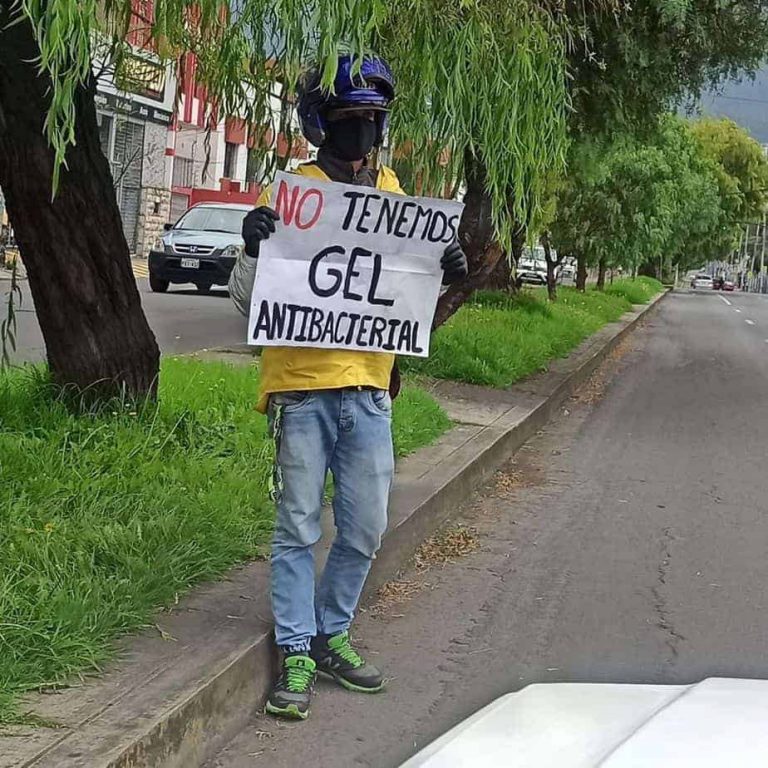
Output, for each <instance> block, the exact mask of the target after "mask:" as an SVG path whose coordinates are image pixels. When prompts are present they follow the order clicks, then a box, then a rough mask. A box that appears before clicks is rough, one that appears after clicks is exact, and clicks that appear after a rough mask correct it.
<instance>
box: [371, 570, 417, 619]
mask: <svg viewBox="0 0 768 768" xmlns="http://www.w3.org/2000/svg"><path fill="white" fill-rule="evenodd" d="M424 586H425V583H424V581H421V580H420V581H412V580H410V579H397V580H395V581H388V582H387V583H386V584H384V586H382V587H380V588H379V591H378V592H377V593H376V602H375V603H374V604H373V605H372V606H371V607H370V608H369V612H370V614H371V616H373V617H374V618H377V619H380V618H383V617H385V616H389V617H390V618H396V617H397V614H395V613H394V609H395V607H396V606H399V605H402V604H403V603H406V602H408V601H409V600H410V599H411V598H413V597H414V596H415V595H417V594H418V593H419V592H420V591H421V590H422V589H423V588H424Z"/></svg>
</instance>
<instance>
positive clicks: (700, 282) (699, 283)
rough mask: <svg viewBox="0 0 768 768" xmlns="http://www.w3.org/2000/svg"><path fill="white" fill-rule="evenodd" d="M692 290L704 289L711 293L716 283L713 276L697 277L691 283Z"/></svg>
mask: <svg viewBox="0 0 768 768" xmlns="http://www.w3.org/2000/svg"><path fill="white" fill-rule="evenodd" d="M691 288H696V289H698V288H704V289H709V290H710V291H711V290H712V289H713V288H714V283H713V280H712V276H711V275H696V277H694V278H693V280H692V281H691Z"/></svg>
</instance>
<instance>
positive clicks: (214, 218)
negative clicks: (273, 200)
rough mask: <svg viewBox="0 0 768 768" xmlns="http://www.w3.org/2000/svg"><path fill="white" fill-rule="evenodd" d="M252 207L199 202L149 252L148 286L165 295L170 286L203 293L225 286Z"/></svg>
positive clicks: (168, 226) (168, 225)
mask: <svg viewBox="0 0 768 768" xmlns="http://www.w3.org/2000/svg"><path fill="white" fill-rule="evenodd" d="M251 208H252V206H250V205H244V204H240V203H199V204H198V205H194V206H192V207H191V208H189V209H188V210H187V211H186V212H185V213H184V214H183V215H182V217H181V218H180V219H179V220H178V221H177V222H176V223H175V224H173V225H170V224H167V225H166V232H165V234H163V235H162V237H159V238H158V239H157V242H155V244H154V245H153V246H152V250H151V251H150V252H149V287H150V288H151V289H152V290H153V291H155V292H157V293H165V291H167V290H168V286H169V285H170V284H171V283H194V285H196V286H197V289H198V290H199V291H200V292H201V293H206V292H207V291H209V290H210V289H211V286H214V285H226V284H227V282H228V281H229V275H230V272H232V268H233V267H234V266H235V261H236V260H237V257H238V256H239V255H240V253H241V252H242V250H243V245H244V244H243V239H242V237H241V235H240V232H241V229H242V225H243V219H244V218H245V214H246V213H248V211H250V210H251Z"/></svg>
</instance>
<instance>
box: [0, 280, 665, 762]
mask: <svg viewBox="0 0 768 768" xmlns="http://www.w3.org/2000/svg"><path fill="white" fill-rule="evenodd" d="M663 296H664V294H661V295H660V296H659V297H657V298H656V299H655V300H654V301H653V302H651V303H650V304H649V305H648V306H646V307H643V308H642V309H640V310H639V311H636V312H632V313H628V314H627V315H625V316H624V318H622V320H621V321H619V322H618V323H613V324H611V325H608V326H606V327H604V328H603V329H602V330H601V331H599V332H598V333H597V334H595V335H594V336H593V337H591V338H590V339H588V340H587V341H586V342H584V343H583V344H582V345H581V346H580V347H579V348H578V349H577V350H576V351H575V352H574V353H573V354H572V355H570V356H569V357H568V358H565V359H563V360H558V361H556V362H555V363H553V364H552V366H551V367H550V370H549V371H547V372H546V373H544V374H540V375H538V376H535V377H532V378H530V379H528V380H525V381H523V382H521V383H520V384H518V385H516V386H514V387H512V388H510V389H509V390H492V389H487V388H484V387H477V386H472V385H461V384H455V383H450V382H439V383H435V384H434V394H435V395H436V396H437V397H438V399H439V400H440V402H441V404H442V405H443V407H444V408H446V410H447V411H448V413H449V415H450V416H451V418H452V419H454V421H455V422H456V426H455V427H454V428H453V429H451V430H450V431H449V432H447V433H446V434H445V435H444V436H443V437H442V438H440V439H439V440H438V441H437V442H436V443H435V444H434V445H432V446H430V447H428V448H425V449H422V450H420V451H418V452H417V453H416V454H414V455H412V456H410V457H408V458H407V459H405V460H403V461H402V462H400V463H399V464H398V468H397V474H396V480H395V486H394V489H393V493H392V499H391V504H390V523H389V528H388V530H387V532H386V534H385V537H384V542H383V544H382V549H381V552H380V554H379V556H378V558H377V560H376V561H375V563H374V568H373V570H372V572H371V577H370V579H369V582H368V584H367V587H366V595H367V596H368V597H370V596H371V595H372V594H373V593H374V592H375V590H376V589H377V588H378V587H379V586H381V585H382V584H384V583H386V582H387V581H389V580H390V579H392V578H393V577H394V576H395V575H396V574H397V572H398V570H399V569H400V568H401V567H403V565H404V564H405V563H406V562H407V561H408V559H409V558H410V556H411V555H412V554H413V552H414V551H415V549H416V547H417V546H418V544H419V543H420V542H421V541H422V540H423V539H424V538H425V537H426V536H428V535H429V534H431V533H432V532H433V531H434V530H435V529H436V528H437V527H439V526H440V525H441V524H442V523H444V522H445V521H446V520H447V519H448V518H449V517H450V516H451V514H452V513H453V511H454V510H455V508H456V507H457V506H458V505H459V504H460V502H462V501H463V500H464V499H466V498H467V497H468V495H469V494H470V493H471V492H472V490H473V488H474V487H475V486H476V485H477V484H478V483H479V482H481V481H482V480H483V479H484V478H485V477H487V476H488V475H489V474H490V473H492V472H493V471H495V469H496V468H497V467H498V466H499V465H500V464H501V463H502V462H503V461H504V460H505V459H506V458H508V457H509V456H510V455H511V454H512V453H514V451H516V450H517V449H518V448H519V447H520V446H521V445H522V444H523V443H524V442H525V441H526V440H527V439H528V438H529V437H530V436H531V435H532V434H534V433H535V432H536V431H537V430H538V429H540V428H541V427H542V426H543V425H544V424H545V423H546V422H547V421H548V419H549V418H550V416H551V415H552V414H553V413H554V412H555V411H556V410H557V409H558V408H559V407H560V406H561V404H562V403H563V402H564V400H565V399H566V398H567V397H568V396H569V394H570V393H571V392H572V391H573V390H574V389H575V388H576V387H578V386H579V385H580V384H581V383H582V382H583V381H584V380H586V379H587V378H588V377H589V375H590V374H591V373H592V372H593V371H594V369H595V368H596V367H597V365H599V363H600V362H602V360H603V359H604V358H605V356H606V355H607V354H608V353H609V352H610V351H611V350H612V349H613V348H614V347H615V345H616V344H617V343H618V342H619V341H620V340H621V339H622V338H623V337H624V336H625V335H626V334H627V333H628V332H630V331H631V330H632V329H633V327H634V326H635V325H636V324H637V323H638V322H639V321H640V320H641V318H643V317H644V316H645V315H646V314H647V313H649V312H652V311H653V309H654V307H655V305H656V304H657V303H658V301H660V300H661V299H662V298H663ZM212 354H225V355H226V356H227V357H230V358H232V359H236V358H237V357H240V356H239V355H238V351H234V350H233V351H230V352H226V353H221V352H219V353H216V352H213V353H212ZM243 357H245V356H243ZM247 358H248V359H250V355H248V356H247ZM331 533H332V522H331V519H330V517H327V518H326V520H325V531H324V536H323V540H322V543H321V546H320V547H319V549H320V550H321V551H320V553H319V558H318V560H319V561H321V562H319V563H318V567H321V565H322V561H323V560H324V558H325V555H326V553H327V548H328V546H329V544H330V540H331ZM268 581H269V565H268V563H266V562H255V563H250V564H248V565H245V566H242V567H240V568H237V569H234V570H233V571H232V572H231V573H230V574H229V576H228V578H227V579H226V580H225V581H222V582H219V583H215V584H210V585H207V586H204V587H202V588H200V589H197V590H195V591H194V592H193V593H191V594H190V595H189V596H188V597H186V598H184V599H183V600H181V601H180V603H179V605H178V606H177V607H176V608H174V609H173V610H171V611H169V612H161V613H159V614H157V616H156V623H155V625H154V626H153V627H150V628H149V629H148V630H147V632H146V633H144V634H143V635H140V636H138V637H129V638H126V639H125V640H124V641H122V642H121V643H120V654H119V662H117V663H115V664H113V665H112V666H111V668H110V669H109V670H108V671H107V673H106V674H105V675H104V677H101V678H98V679H95V680H92V679H89V680H85V681H82V683H80V684H77V685H76V686H73V687H72V688H69V689H67V690H63V691H59V692H57V693H55V694H51V693H47V694H46V693H43V694H36V695H32V696H29V697H27V699H26V702H25V703H26V704H27V709H29V710H30V711H32V712H34V714H35V716H36V717H38V718H41V719H43V720H44V721H48V722H50V723H51V724H54V723H55V724H56V725H57V726H58V727H42V728H38V727H32V726H30V727H26V726H16V727H13V728H11V729H6V730H5V731H2V730H0V768H20V767H21V766H24V767H25V768H32V767H33V766H34V768H75V767H77V768H129V766H130V767H131V768H135V767H138V766H153V767H155V766H156V767H158V768H159V767H160V766H162V767H163V768H194V767H195V766H199V765H200V764H201V763H202V762H203V761H204V759H205V758H206V757H207V756H208V755H210V754H212V753H213V752H215V751H216V750H217V749H218V748H220V747H221V746H223V745H224V744H225V743H226V742H227V741H228V740H229V739H230V738H231V736H232V735H233V734H234V733H235V732H237V731H238V730H239V729H240V728H241V727H242V726H243V725H244V723H245V722H247V720H248V718H249V716H250V713H251V712H252V711H253V710H254V709H256V708H257V707H260V706H261V705H262V704H263V699H264V696H265V694H266V691H267V688H268V686H269V684H270V683H271V680H272V678H273V674H274V668H275V667H274V665H275V657H274V653H273V644H272V640H271V622H270V616H269V601H268V595H267V586H268Z"/></svg>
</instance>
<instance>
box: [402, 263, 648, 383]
mask: <svg viewBox="0 0 768 768" xmlns="http://www.w3.org/2000/svg"><path fill="white" fill-rule="evenodd" d="M661 287H662V286H661V283H659V282H658V281H657V280H653V279H651V278H645V277H640V278H637V279H636V280H631V279H624V280H617V281H615V282H614V283H613V284H611V285H608V286H606V289H605V291H597V290H594V289H590V290H588V291H586V292H585V293H581V292H579V291H577V290H576V289H574V288H568V287H560V288H559V289H558V300H557V301H556V302H549V301H548V300H547V296H546V291H545V290H544V289H533V290H530V289H527V290H524V291H522V292H521V293H519V294H518V295H516V296H510V295H509V294H506V293H501V292H479V293H478V294H476V295H475V296H474V298H473V299H472V300H471V301H470V302H468V303H467V304H465V305H464V306H463V307H462V308H461V309H460V310H459V311H458V312H457V313H456V314H455V315H454V316H453V317H452V318H451V319H450V320H449V321H448V322H447V323H446V324H445V325H444V326H443V327H442V328H440V329H439V330H438V331H437V332H436V333H435V334H434V335H433V337H432V341H431V349H430V356H429V358H426V359H416V358H406V359H405V361H404V368H405V370H408V371H411V372H414V373H418V374H422V375H427V376H431V377H434V378H437V379H452V380H454V381H463V382H467V383H470V384H483V385H486V386H491V387H499V388H503V387H508V386H510V385H512V384H514V382H516V381H519V380H520V379H523V378H525V377H526V376H530V375H531V374H533V373H536V372H538V371H541V370H544V369H546V367H547V366H548V364H549V363H550V362H551V361H552V360H553V359H555V358H558V357H564V356H565V355H567V354H568V353H569V352H570V351H571V350H573V349H574V347H576V346H578V344H580V343H581V342H582V341H583V340H584V339H586V338H587V337H588V336H589V335H591V334H592V333H594V332H595V331H597V330H599V329H600V328H601V327H602V326H603V325H605V324H606V323H610V322H613V321H615V320H618V319H619V318H620V317H621V316H622V315H623V314H624V313H625V312H627V311H628V310H630V309H632V305H633V304H642V303H646V302H648V301H649V300H650V299H651V298H652V297H653V296H655V295H656V294H657V293H658V292H659V291H660V290H661Z"/></svg>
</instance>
